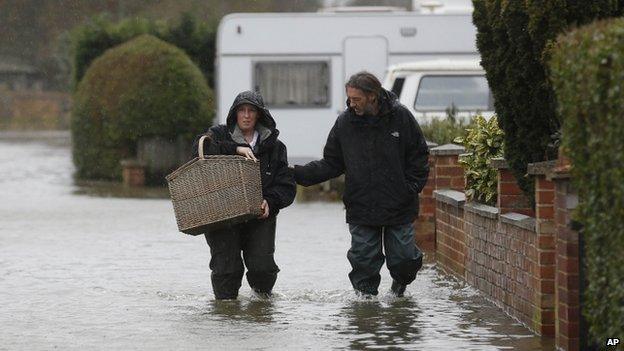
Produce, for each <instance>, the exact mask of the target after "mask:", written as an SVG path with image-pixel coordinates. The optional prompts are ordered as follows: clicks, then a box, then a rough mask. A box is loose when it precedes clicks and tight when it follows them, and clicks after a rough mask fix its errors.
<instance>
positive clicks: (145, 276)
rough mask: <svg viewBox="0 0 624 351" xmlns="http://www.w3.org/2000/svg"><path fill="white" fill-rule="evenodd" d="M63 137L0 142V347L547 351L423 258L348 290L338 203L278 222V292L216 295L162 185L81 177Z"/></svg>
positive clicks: (20, 136)
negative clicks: (401, 275) (401, 289)
mask: <svg viewBox="0 0 624 351" xmlns="http://www.w3.org/2000/svg"><path fill="white" fill-rule="evenodd" d="M72 172H73V166H72V163H71V153H70V147H69V139H68V136H67V134H66V133H31V134H24V133H6V132H5V133H2V134H0V189H1V191H0V200H1V201H0V350H43V349H45V350H49V349H55V348H57V349H64V350H65V349H68V350H84V349H89V350H117V349H124V350H128V349H148V350H173V349H176V350H211V349H228V350H242V349H253V350H265V349H271V350H273V349H277V350H300V349H301V350H329V349H335V350H361V349H405V350H501V349H517V350H552V349H553V346H552V340H543V339H540V338H539V337H535V336H533V335H532V334H531V333H530V332H529V331H528V330H527V329H525V328H524V327H523V326H521V325H519V324H518V323H517V322H515V321H514V320H513V319H511V318H509V317H507V316H506V315H504V314H503V313H502V312H501V311H500V310H499V309H498V308H497V307H495V306H494V305H493V304H491V303H490V302H488V301H486V300H485V299H484V298H483V297H481V295H479V294H478V293H477V292H476V291H475V290H473V289H472V288H470V287H468V286H466V285H465V284H463V283H461V282H459V281H457V280H455V279H453V278H452V277H450V276H447V275H445V274H443V273H442V272H440V271H439V270H438V269H437V268H436V265H435V262H434V260H433V259H432V255H433V254H432V253H429V254H428V262H427V263H426V265H425V266H424V268H423V270H422V271H421V273H419V275H418V277H417V279H416V281H415V283H413V284H412V285H410V286H409V287H408V289H407V294H406V297H404V298H399V299H397V298H393V297H392V296H391V295H389V294H388V293H387V291H388V290H389V286H390V282H391V281H390V277H389V274H388V272H387V271H386V270H385V268H384V270H383V272H382V273H383V274H382V286H381V289H380V291H381V294H380V296H379V297H377V298H375V299H373V300H363V299H360V298H358V297H356V295H355V294H354V293H353V292H352V291H351V288H350V284H349V280H348V278H347V274H348V272H349V265H348V262H347V259H346V251H347V249H348V246H349V242H350V239H349V235H348V232H347V226H346V224H345V223H344V211H343V208H342V205H341V204H339V203H298V204H295V205H293V206H291V207H289V208H288V209H285V210H284V211H283V212H282V213H281V214H280V216H279V218H278V229H277V231H278V233H277V243H276V245H277V249H276V250H277V252H276V261H277V263H278V265H279V266H280V268H281V272H280V274H279V277H278V281H277V284H276V287H275V296H274V297H273V298H271V299H268V300H263V299H261V298H259V297H256V296H254V295H253V294H252V293H251V291H250V289H249V286H248V285H247V283H246V282H244V283H243V287H242V288H241V296H240V297H239V300H237V301H215V300H214V298H213V295H212V290H211V286H210V272H209V269H208V261H209V251H208V247H207V245H206V243H205V240H204V238H203V237H192V236H186V235H184V234H181V233H179V232H177V229H176V224H175V220H174V216H173V209H172V206H171V203H170V201H169V199H168V198H167V192H166V191H163V189H148V190H136V189H125V188H123V186H120V185H114V184H106V183H80V184H77V183H76V182H75V181H74V180H73V178H72Z"/></svg>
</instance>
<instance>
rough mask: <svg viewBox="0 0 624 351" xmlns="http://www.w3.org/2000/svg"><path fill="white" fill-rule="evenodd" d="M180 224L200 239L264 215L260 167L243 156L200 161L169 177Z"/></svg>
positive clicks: (188, 232) (182, 228)
mask: <svg viewBox="0 0 624 351" xmlns="http://www.w3.org/2000/svg"><path fill="white" fill-rule="evenodd" d="M167 182H168V184H169V192H170V194H171V200H172V202H173V209H174V212H175V216H176V221H177V223H178V229H179V230H180V231H181V232H183V233H186V234H192V235H198V234H203V233H204V232H206V231H208V230H210V229H214V228H217V227H220V226H223V225H225V224H232V223H237V222H241V221H245V220H248V219H251V218H255V217H258V216H259V215H260V214H261V211H260V204H261V203H262V185H261V183H260V164H259V163H258V162H254V161H250V160H246V159H245V158H243V157H240V156H228V155H215V156H206V157H205V158H196V159H194V160H192V161H190V162H189V163H187V164H185V165H183V166H182V167H180V168H178V169H177V170H176V171H174V172H173V173H171V174H170V175H168V176H167Z"/></svg>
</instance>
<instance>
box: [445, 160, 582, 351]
mask: <svg viewBox="0 0 624 351" xmlns="http://www.w3.org/2000/svg"><path fill="white" fill-rule="evenodd" d="M437 157H438V156H437V155H436V159H434V162H436V171H437V170H438V169H440V167H441V166H451V165H455V164H456V163H455V162H453V161H452V160H448V159H445V160H444V161H443V163H442V164H437V162H439V160H438V159H437ZM454 157H457V155H455V156H454ZM500 162H504V160H502V161H500ZM500 162H499V163H498V164H496V163H494V164H493V165H495V166H496V168H497V169H498V170H499V182H500V183H503V184H502V185H501V184H499V187H498V189H499V199H498V202H497V207H490V206H485V205H482V204H478V203H466V202H465V195H464V194H463V192H459V191H455V190H452V189H450V186H451V185H450V184H452V182H453V181H452V179H451V180H450V181H449V178H452V177H453V174H454V173H453V172H449V171H447V172H442V175H443V176H444V177H445V178H442V181H439V180H438V177H439V174H438V173H436V174H435V184H436V186H435V188H436V190H434V191H433V195H434V201H435V205H436V212H435V225H436V233H435V238H436V257H437V259H438V264H439V266H440V267H441V268H443V269H445V270H447V271H449V272H451V273H453V274H455V275H457V276H459V277H460V278H463V279H465V280H466V281H467V282H468V283H469V284H471V285H472V286H474V287H476V288H477V289H478V290H480V291H481V292H482V293H484V294H485V295H486V296H488V297H489V298H491V299H492V300H493V301H494V302H495V303H496V304H497V305H498V306H500V307H501V308H502V309H503V310H504V311H505V312H506V313H507V314H509V315H511V316H513V317H515V318H517V319H518V320H520V321H521V322H522V323H524V324H525V325H526V326H527V327H529V328H530V329H531V330H533V331H534V332H535V333H537V334H540V335H543V336H555V337H556V341H557V347H558V348H559V349H562V350H578V349H579V340H580V336H579V334H580V293H579V290H580V287H579V235H578V233H577V232H575V231H573V230H572V229H571V228H570V213H571V211H572V209H573V208H575V207H576V203H577V198H576V194H575V193H574V191H573V189H571V187H570V185H569V180H568V179H567V178H566V177H568V176H567V174H563V175H562V174H560V173H558V172H557V171H556V170H557V167H555V166H556V165H555V161H548V162H541V163H538V164H533V165H530V167H529V174H530V175H532V176H534V177H535V208H528V207H527V204H528V202H527V201H526V199H520V197H521V196H523V195H521V193H519V189H518V188H517V185H515V184H512V183H513V177H512V176H511V174H510V173H508V170H507V169H506V167H505V163H500ZM501 166H503V167H501ZM564 173H565V172H564ZM505 183H507V185H505ZM445 185H446V186H448V188H446V189H444V186H445ZM438 186H439V187H438ZM501 195H502V196H503V197H502V198H501V197H500V196H501ZM504 196H518V198H516V200H518V199H520V200H518V201H512V202H506V201H505V197H504Z"/></svg>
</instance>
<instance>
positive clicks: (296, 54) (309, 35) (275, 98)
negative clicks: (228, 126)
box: [216, 9, 479, 163]
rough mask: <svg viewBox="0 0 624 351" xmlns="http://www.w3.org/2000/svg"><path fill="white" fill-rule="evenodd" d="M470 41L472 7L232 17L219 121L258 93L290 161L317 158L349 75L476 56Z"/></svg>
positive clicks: (227, 25)
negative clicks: (242, 98) (244, 96)
mask: <svg viewBox="0 0 624 351" xmlns="http://www.w3.org/2000/svg"><path fill="white" fill-rule="evenodd" d="M475 38H476V29H475V27H474V25H473V24H472V12H471V9H467V10H465V11H463V12H458V13H430V14H423V13H419V12H407V11H402V12H384V13H375V12H367V13H361V12H351V13H349V12H334V13H332V12H319V13H247V14H241V13H237V14H231V15H228V16H225V17H224V18H223V19H222V21H221V23H220V24H219V29H218V34H217V57H216V69H217V76H216V77H217V81H216V96H217V108H218V110H217V111H218V117H219V122H220V123H224V122H225V118H226V116H227V112H228V109H229V107H230V105H231V103H232V100H233V99H234V97H235V96H236V94H237V93H238V92H240V91H242V90H247V89H253V90H257V91H259V92H260V93H261V94H262V96H263V97H264V99H265V103H266V104H267V105H268V107H269V108H270V109H271V111H272V113H273V114H274V116H275V118H276V120H277V123H278V128H279V130H280V139H281V140H282V141H283V142H284V143H285V144H286V145H287V146H288V153H289V158H290V161H291V162H292V163H302V162H306V161H308V160H310V159H317V158H319V157H321V156H322V149H323V145H324V143H325V140H326V137H327V134H328V132H329V130H330V129H331V127H332V125H333V124H334V121H335V119H336V116H337V115H338V114H339V113H340V112H342V111H343V110H344V109H345V92H344V84H345V81H346V79H348V77H349V76H350V75H352V74H353V73H356V72H358V71H361V70H368V71H370V72H372V73H374V74H375V75H377V76H378V77H379V78H380V79H382V78H383V76H384V73H385V71H386V68H387V67H388V66H389V65H394V64H398V63H402V62H410V61H420V60H432V59H439V58H449V59H460V60H461V59H478V58H479V54H478V52H477V49H476V45H475Z"/></svg>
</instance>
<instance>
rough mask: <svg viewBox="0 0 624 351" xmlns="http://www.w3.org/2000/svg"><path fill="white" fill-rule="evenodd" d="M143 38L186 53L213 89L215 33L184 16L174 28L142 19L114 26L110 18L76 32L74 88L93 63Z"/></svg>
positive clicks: (73, 46)
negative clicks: (150, 38)
mask: <svg viewBox="0 0 624 351" xmlns="http://www.w3.org/2000/svg"><path fill="white" fill-rule="evenodd" d="M143 34H150V35H153V36H155V37H157V38H159V39H162V40H164V41H166V42H168V43H170V44H172V45H175V46H177V47H178V48H180V49H182V50H184V52H185V53H186V54H187V55H188V56H189V57H190V58H191V59H192V60H193V62H195V64H196V65H197V66H198V67H199V68H200V69H201V71H202V72H203V74H204V76H205V77H206V79H207V81H208V84H209V85H210V87H212V86H213V77H214V56H215V40H216V36H215V35H216V34H215V30H214V28H212V27H210V26H208V25H207V24H205V23H201V22H198V21H197V20H196V19H195V18H194V17H193V16H192V15H190V14H188V13H185V14H183V15H182V18H181V19H180V22H179V23H177V24H174V25H171V26H169V25H167V24H165V23H161V22H155V21H151V20H148V19H144V18H139V17H136V18H132V19H126V20H123V21H120V22H118V23H113V22H112V21H110V20H109V18H108V17H106V16H99V17H96V18H94V19H93V20H92V21H90V22H89V23H87V24H86V25H83V26H80V27H77V28H76V29H74V30H73V32H72V35H71V39H72V56H73V58H72V61H73V62H72V66H73V67H72V68H73V72H72V76H73V78H72V80H73V86H74V88H76V87H77V86H78V83H79V82H80V80H81V79H82V77H83V76H84V74H85V72H86V70H87V69H88V68H89V65H90V64H91V62H93V60H95V59H96V58H98V57H99V56H101V55H102V54H103V53H104V52H105V51H106V50H108V49H110V48H112V47H114V46H117V45H120V44H122V43H125V42H126V41H128V40H131V39H133V38H135V37H137V36H139V35H143Z"/></svg>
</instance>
